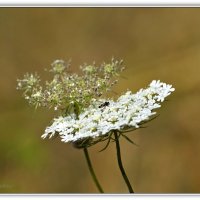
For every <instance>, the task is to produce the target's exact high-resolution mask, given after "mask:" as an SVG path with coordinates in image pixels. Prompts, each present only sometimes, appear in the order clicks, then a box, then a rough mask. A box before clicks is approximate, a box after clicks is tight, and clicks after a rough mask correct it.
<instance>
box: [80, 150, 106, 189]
mask: <svg viewBox="0 0 200 200" xmlns="http://www.w3.org/2000/svg"><path fill="white" fill-rule="evenodd" d="M83 151H84V155H85V158H86V161H87V164H88V168H89V171H90V174H91V176H92V178H93V181H94V183H95V185H96V187H97V188H98V190H99V192H100V193H104V191H103V189H102V187H101V185H100V183H99V181H98V179H97V177H96V175H95V172H94V169H93V167H92V163H91V161H90V156H89V153H88V150H87V148H84V149H83Z"/></svg>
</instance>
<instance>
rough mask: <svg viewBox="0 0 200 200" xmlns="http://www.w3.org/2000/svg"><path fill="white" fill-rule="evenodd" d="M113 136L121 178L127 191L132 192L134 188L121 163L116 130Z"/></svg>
mask: <svg viewBox="0 0 200 200" xmlns="http://www.w3.org/2000/svg"><path fill="white" fill-rule="evenodd" d="M114 137H115V144H116V150H117V161H118V165H119V169H120V171H121V174H122V176H123V179H124V181H125V183H126V185H127V187H128V190H129V193H134V190H133V188H132V186H131V184H130V181H129V179H128V177H127V175H126V172H125V170H124V167H123V164H122V159H121V151H120V144H119V138H118V133H117V131H114Z"/></svg>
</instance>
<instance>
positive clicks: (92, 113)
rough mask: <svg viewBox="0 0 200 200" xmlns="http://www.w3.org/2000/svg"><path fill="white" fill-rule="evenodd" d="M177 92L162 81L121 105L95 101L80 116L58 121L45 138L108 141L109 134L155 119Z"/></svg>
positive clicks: (128, 96)
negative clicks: (161, 108)
mask: <svg viewBox="0 0 200 200" xmlns="http://www.w3.org/2000/svg"><path fill="white" fill-rule="evenodd" d="M174 90H175V89H174V88H172V86H171V85H168V84H166V83H162V82H160V81H155V80H154V81H152V82H151V83H150V85H149V87H148V88H146V89H141V90H139V91H138V92H137V93H136V94H133V93H132V92H131V91H128V92H126V93H125V94H124V95H122V96H120V97H119V98H118V99H117V101H113V100H110V99H109V100H105V99H100V100H93V101H92V102H91V105H90V106H89V107H87V108H85V109H84V110H83V112H82V113H80V115H79V116H78V118H77V116H76V115H75V114H71V115H68V116H64V117H62V116H61V117H59V118H55V119H54V122H53V124H52V125H51V126H49V127H47V128H46V130H45V133H44V134H43V135H42V138H51V137H53V136H55V135H59V136H60V137H61V140H62V141H63V142H73V143H74V142H77V141H85V140H87V141H90V142H91V143H92V141H93V139H95V138H103V137H107V136H108V135H109V133H111V132H112V131H115V130H117V131H118V132H121V133H123V132H125V131H127V130H128V131H131V130H133V129H135V128H139V127H140V125H141V124H142V123H145V122H147V121H148V120H150V119H151V116H153V115H155V114H156V112H154V109H156V108H159V107H160V106H161V105H160V102H163V101H164V99H165V98H166V97H167V96H168V95H170V94H171V92H173V91H174Z"/></svg>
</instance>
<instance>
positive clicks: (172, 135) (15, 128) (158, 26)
mask: <svg viewBox="0 0 200 200" xmlns="http://www.w3.org/2000/svg"><path fill="white" fill-rule="evenodd" d="M0 44H1V48H0V55H1V56H0V57H1V59H0V105H1V106H0V177H1V178H0V192H1V193H97V192H98V191H97V190H96V187H95V185H94V184H93V182H92V179H91V177H90V174H89V171H88V168H87V165H86V161H85V159H84V156H83V152H82V150H78V149H75V148H74V147H73V146H72V145H70V144H65V143H62V142H60V140H59V139H55V140H42V139H41V138H40V136H41V135H42V134H43V132H44V130H45V128H46V126H47V125H49V124H50V122H51V120H52V118H53V117H54V116H56V115H55V113H53V112H52V111H49V110H44V109H38V110H35V109H34V108H31V107H29V106H28V105H27V103H26V102H25V100H24V99H23V98H22V97H21V92H19V91H16V79H17V78H20V77H22V76H23V74H24V73H26V72H35V71H37V72H38V73H39V74H41V76H42V77H43V78H46V77H48V75H46V72H45V71H44V68H48V67H49V66H50V64H51V63H52V62H53V61H54V60H56V59H64V60H69V59H72V70H73V71H75V72H76V71H77V70H78V68H79V66H80V65H81V64H83V63H84V62H86V63H92V62H93V61H94V60H95V61H96V63H101V62H102V61H110V59H111V57H112V56H114V57H115V58H119V59H120V58H122V59H123V60H124V64H125V66H126V71H125V72H123V77H124V78H121V79H120V80H119V83H118V85H116V86H115V88H114V90H115V91H116V92H117V93H118V94H121V93H122V92H123V91H125V90H126V89H127V88H128V89H131V90H132V91H135V92H136V91H137V90H138V89H140V88H142V87H146V86H147V85H148V84H149V82H151V81H152V80H153V79H160V80H162V81H163V82H166V83H169V84H172V85H173V86H174V87H175V88H176V91H175V92H174V93H173V94H172V95H171V96H170V97H169V98H168V99H169V101H167V102H165V103H163V106H162V108H161V109H160V110H158V113H159V114H160V115H159V117H158V118H156V119H155V120H153V121H152V122H150V123H149V124H148V128H146V129H140V130H137V131H135V132H132V133H129V136H130V138H131V139H132V140H134V141H135V142H136V143H137V144H138V145H139V147H137V146H134V145H132V144H130V143H128V142H127V141H124V140H123V139H122V140H121V141H120V142H121V150H122V158H123V163H124V167H125V169H126V172H127V174H128V176H129V179H130V181H131V183H132V185H133V187H134V190H135V191H136V192H137V193H199V192H200V172H199V169H200V133H199V130H200V122H199V111H200V109H199V102H200V75H199V74H200V9H199V8H0ZM103 146H104V144H97V145H95V146H94V147H91V148H90V149H89V152H90V155H91V159H92V162H93V165H94V168H95V171H96V174H97V176H98V177H99V180H100V182H101V184H102V186H103V188H104V190H105V192H107V193H127V192H128V191H127V188H126V185H125V184H124V182H123V179H122V177H121V174H120V171H119V169H118V166H117V160H116V153H115V145H114V143H113V144H111V145H110V146H109V148H108V149H107V150H105V151H103V152H101V153H99V150H100V149H101V148H102V147H103Z"/></svg>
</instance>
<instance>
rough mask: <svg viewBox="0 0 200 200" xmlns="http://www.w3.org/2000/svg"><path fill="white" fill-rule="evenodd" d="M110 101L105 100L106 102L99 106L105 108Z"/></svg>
mask: <svg viewBox="0 0 200 200" xmlns="http://www.w3.org/2000/svg"><path fill="white" fill-rule="evenodd" d="M109 104H110V103H109V102H108V101H106V102H104V103H102V104H101V105H100V106H99V108H103V107H106V106H109Z"/></svg>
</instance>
